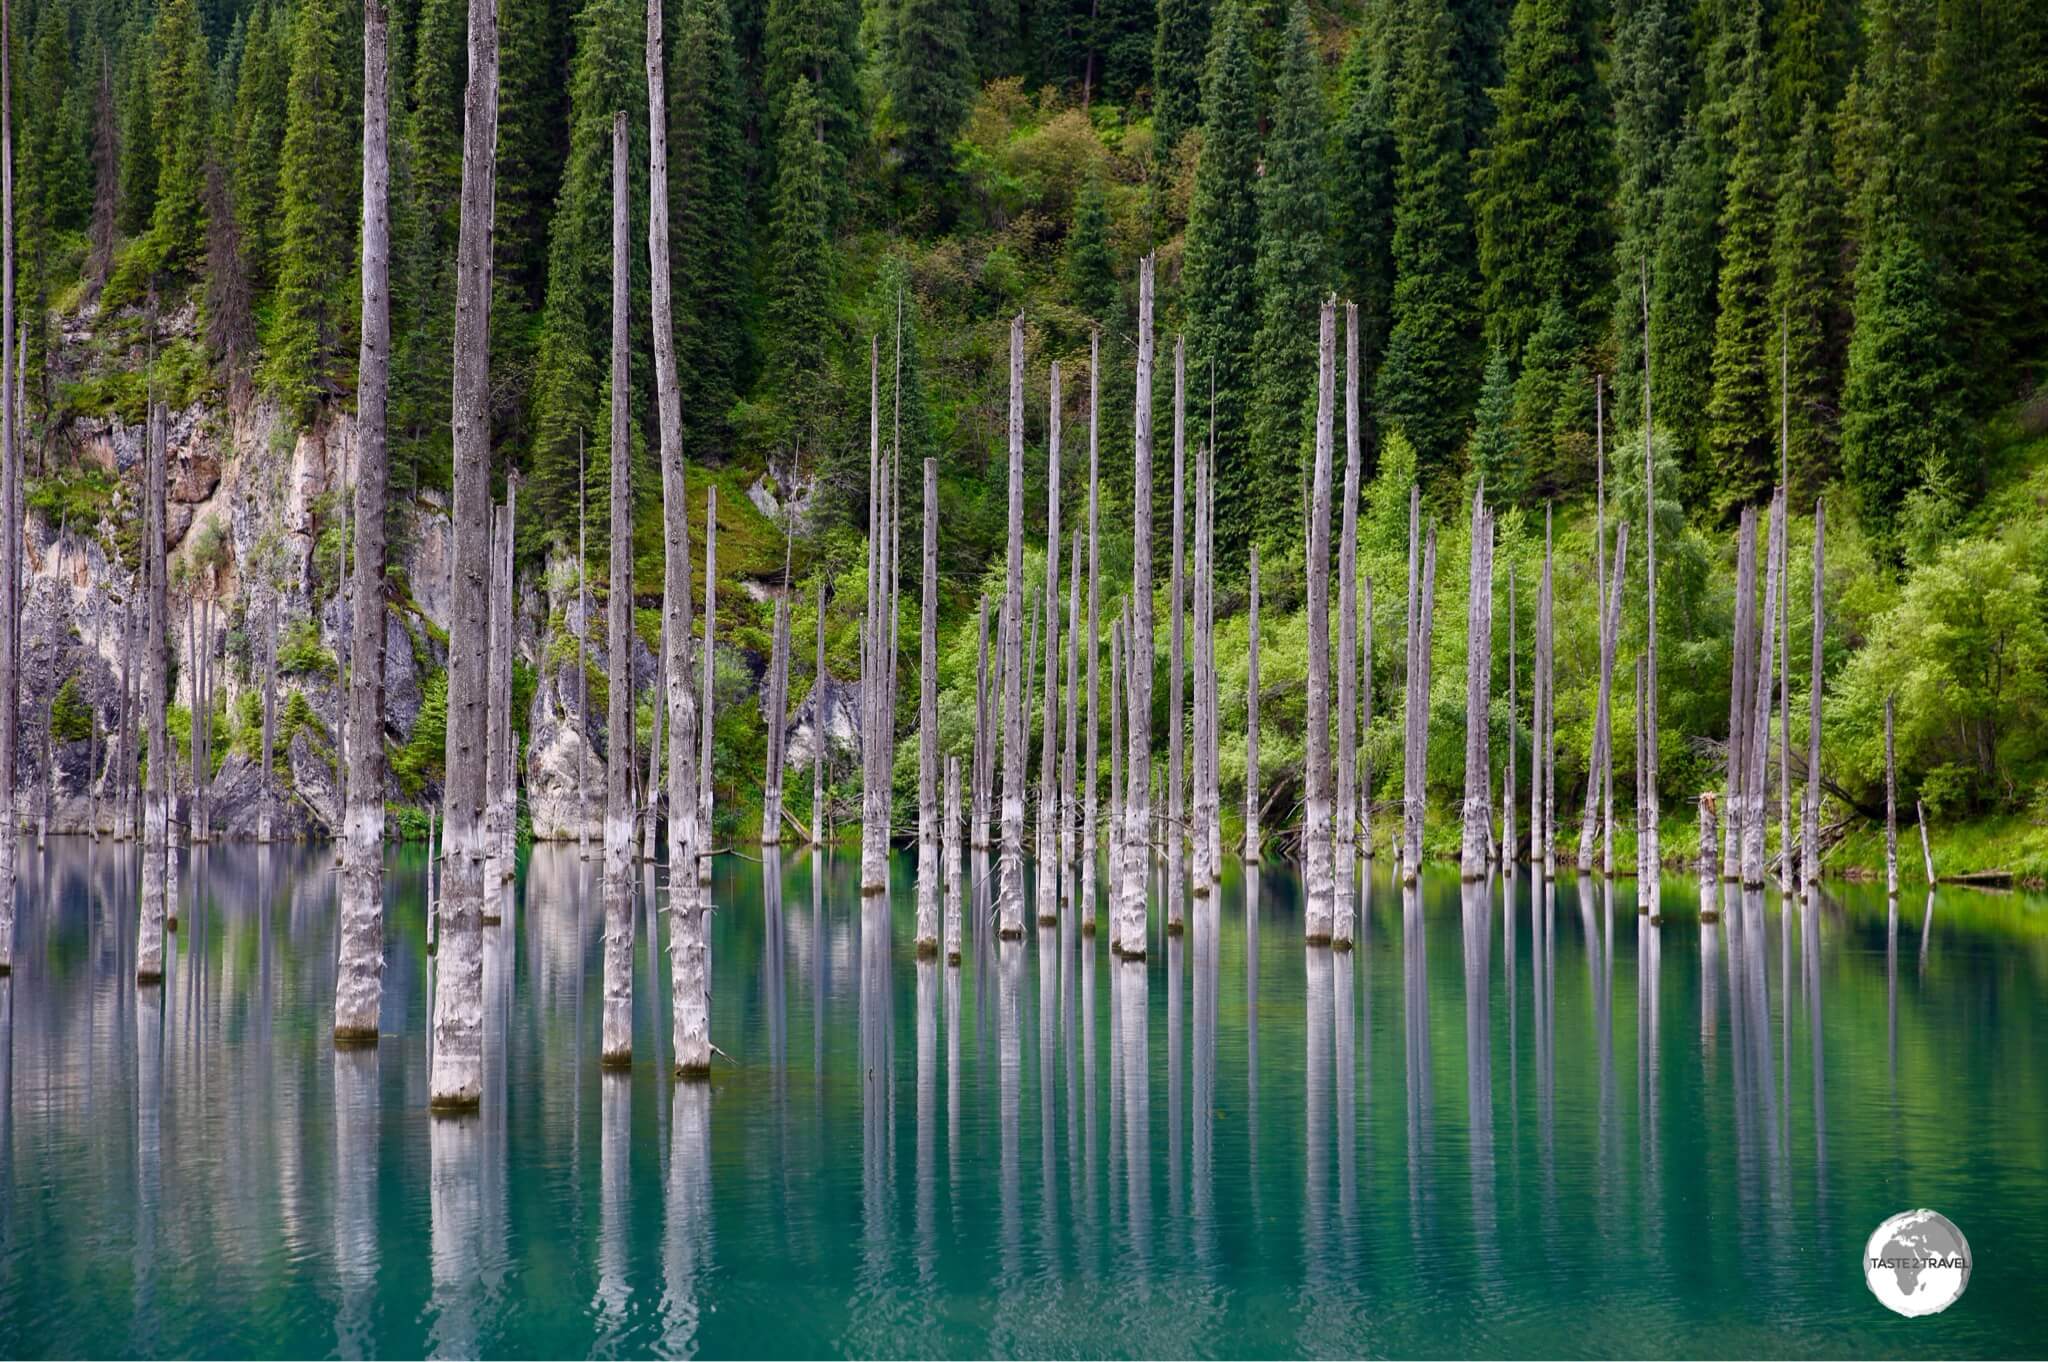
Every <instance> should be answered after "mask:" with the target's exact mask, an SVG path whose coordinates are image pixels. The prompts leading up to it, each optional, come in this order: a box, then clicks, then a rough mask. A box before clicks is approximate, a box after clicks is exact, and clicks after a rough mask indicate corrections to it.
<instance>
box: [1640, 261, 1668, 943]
mask: <svg viewBox="0 0 2048 1362" xmlns="http://www.w3.org/2000/svg"><path fill="white" fill-rule="evenodd" d="M1643 269H1644V276H1643V277H1644V286H1643V291H1642V294H1643V578H1644V614H1645V623H1646V628H1647V633H1648V637H1647V639H1646V640H1645V642H1644V647H1643V668H1644V669H1643V713H1644V720H1643V723H1644V729H1645V732H1644V737H1643V764H1644V771H1643V799H1644V802H1645V805H1646V807H1645V809H1644V816H1643V838H1644V841H1645V843H1646V847H1645V850H1644V854H1643V864H1644V867H1645V869H1646V870H1647V871H1648V872H1649V873H1648V875H1647V882H1646V883H1645V884H1644V886H1643V892H1642V901H1643V903H1644V905H1645V906H1647V907H1648V909H1649V912H1650V916H1651V917H1661V916H1662V915H1663V914H1662V905H1663V889H1662V885H1661V881H1662V879H1663V877H1662V876H1661V875H1660V874H1658V873H1657V872H1658V871H1659V870H1660V869H1662V867H1663V864H1664V857H1663V853H1662V852H1661V851H1660V850H1659V849H1658V845H1657V842H1658V836H1659V831H1658V827H1657V820H1658V817H1659V813H1658V808H1657V798H1658V791H1657V764H1658V737H1657V467H1656V458H1655V456H1654V454H1653V451H1652V437H1651V432H1652V431H1653V430H1654V429H1655V426H1654V423H1653V422H1652V420H1651V413H1650V387H1651V379H1650V290H1649V284H1648V279H1649V274H1648V270H1649V266H1648V264H1647V263H1646V264H1645V265H1644V266H1643Z"/></svg>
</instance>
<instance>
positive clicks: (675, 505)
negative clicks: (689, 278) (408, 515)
mask: <svg viewBox="0 0 2048 1362" xmlns="http://www.w3.org/2000/svg"><path fill="white" fill-rule="evenodd" d="M662 39H663V33H662V21H661V0H648V5H647V153H648V156H647V159H648V174H647V255H648V266H649V273H650V274H651V275H652V276H653V282H654V288H653V312H654V387H655V397H656V402H655V407H656V411H657V414H658V416H659V420H660V425H661V507H662V540H663V553H662V615H663V631H664V632H663V647H664V648H665V650H666V651H667V654H668V656H667V658H666V667H667V675H666V678H665V682H664V684H665V685H666V686H667V688H668V730H669V732H668V799H669V819H668V827H669V833H668V866H669V912H670V924H671V925H670V928H669V968H670V976H671V979H672V981H673V987H672V992H671V996H672V998H673V1003H672V1008H673V1019H674V1031H675V1045H674V1050H673V1052H672V1053H673V1054H674V1057H675V1068H676V1072H677V1074H679V1075H681V1076H683V1077H695V1078H701V1077H707V1076H709V1074H710V1072H711V943H710V937H709V933H708V931H707V929H706V923H705V906H704V903H703V896H702V895H700V894H699V893H698V892H697V883H696V880H697V874H696V865H697V852H698V847H699V842H698V837H699V835H700V832H699V829H698V828H697V826H696V822H697V789H696V769H695V765H696V755H697V753H696V746H697V714H696V699H695V697H694V696H693V695H691V693H690V635H691V633H692V632H693V631H692V628H691V625H692V620H691V618H690V615H691V611H692V603H691V592H690V508H689V490H688V481H687V478H686V476H685V474H686V470H685V467H684V463H683V417H682V398H681V394H680V392H679V390H678V389H677V387H676V348H675V311H674V307H673V303H672V297H671V290H672V288H673V284H672V282H671V280H670V278H669V259H668V246H669V216H668V99H667V94H666V89H667V87H666V85H665V83H664V77H663V70H662V68H663V55H662ZM706 661H707V663H708V661H709V659H706Z"/></svg>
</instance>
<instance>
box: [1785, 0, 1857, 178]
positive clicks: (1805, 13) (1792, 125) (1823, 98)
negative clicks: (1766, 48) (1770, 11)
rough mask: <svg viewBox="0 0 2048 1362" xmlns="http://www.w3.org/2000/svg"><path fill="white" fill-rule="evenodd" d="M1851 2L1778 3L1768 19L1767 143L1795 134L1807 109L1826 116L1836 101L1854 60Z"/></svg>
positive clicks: (1804, 0) (1788, 0)
mask: <svg viewBox="0 0 2048 1362" xmlns="http://www.w3.org/2000/svg"><path fill="white" fill-rule="evenodd" d="M1856 18H1857V16H1856V6H1855V4H1854V3H1853V0H1781V3H1780V4H1779V6H1778V9H1777V12H1776V14H1774V15H1773V16H1772V19H1771V34H1770V83H1771V91H1770V100H1769V113H1770V125H1771V140H1772V142H1773V143H1774V144H1779V145H1782V144H1783V143H1785V142H1789V141H1790V140H1791V139H1792V137H1793V136H1794V134H1796V133H1797V132H1798V130H1799V124H1800V122H1801V121H1802V119H1803V118H1804V116H1805V110H1806V106H1807V105H1808V104H1813V105H1817V106H1818V107H1819V108H1821V109H1822V110H1828V109H1832V108H1834V107H1835V105H1836V104H1837V103H1838V102H1839V101H1840V100H1841V98H1842V91H1843V90H1844V88H1846V87H1847V85H1848V83H1849V67H1850V63H1851V60H1852V58H1853V57H1854V55H1855V44H1856Z"/></svg>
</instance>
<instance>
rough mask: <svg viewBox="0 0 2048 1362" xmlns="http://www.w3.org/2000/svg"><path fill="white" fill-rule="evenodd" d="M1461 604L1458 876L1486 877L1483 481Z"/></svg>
mask: <svg viewBox="0 0 2048 1362" xmlns="http://www.w3.org/2000/svg"><path fill="white" fill-rule="evenodd" d="M1470 582H1471V587H1470V591H1469V593H1468V595H1467V598H1466V605H1465V827H1464V834H1465V835H1464V841H1463V844H1462V845H1461V846H1460V848H1459V853H1460V858H1461V865H1460V874H1461V876H1462V877H1463V878H1464V879H1467V880H1483V879H1485V878H1486V875H1487V869H1488V864H1489V859H1490V858H1489V857H1488V855H1487V851H1488V846H1487V844H1488V843H1489V842H1490V841H1491V840H1492V836H1493V771H1492V766H1491V756H1492V753H1491V742H1490V739H1491V737H1492V734H1491V732H1490V727H1491V726H1490V723H1489V720H1490V719H1491V717H1492V712H1493V514H1492V512H1490V511H1488V510H1487V508H1486V486H1485V484H1484V482H1482V483H1481V484H1480V485H1479V487H1478V488H1477V489H1476V490H1475V491H1474V492H1473V494H1472V564H1471V572H1470Z"/></svg>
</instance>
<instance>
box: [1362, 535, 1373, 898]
mask: <svg viewBox="0 0 2048 1362" xmlns="http://www.w3.org/2000/svg"><path fill="white" fill-rule="evenodd" d="M1360 611H1361V613H1362V614H1363V615H1364V616H1365V628H1364V630H1363V631H1362V632H1363V637H1362V638H1360V639H1359V641H1358V691H1359V697H1358V698H1359V713H1358V853H1359V855H1360V856H1361V857H1363V858H1364V859H1365V860H1366V861H1367V862H1368V865H1367V867H1366V868H1367V869H1368V870H1370V869H1371V866H1370V864H1369V863H1370V862H1371V861H1372V859H1373V844H1372V790H1373V785H1372V741H1371V740H1372V664H1373V657H1374V648H1373V608H1372V578H1371V577H1370V576H1367V577H1366V579H1365V599H1364V601H1363V602H1362V603H1361V605H1360ZM1368 884H1369V881H1368Z"/></svg>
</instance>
